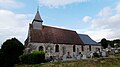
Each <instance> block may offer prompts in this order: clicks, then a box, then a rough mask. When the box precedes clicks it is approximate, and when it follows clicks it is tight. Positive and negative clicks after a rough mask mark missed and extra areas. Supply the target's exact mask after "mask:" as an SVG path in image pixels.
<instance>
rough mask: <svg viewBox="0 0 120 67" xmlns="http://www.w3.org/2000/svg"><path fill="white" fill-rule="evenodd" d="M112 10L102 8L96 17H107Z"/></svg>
mask: <svg viewBox="0 0 120 67" xmlns="http://www.w3.org/2000/svg"><path fill="white" fill-rule="evenodd" d="M111 11H112V9H111V8H110V7H104V8H103V9H102V10H101V11H100V12H99V13H98V16H109V15H110V14H111Z"/></svg>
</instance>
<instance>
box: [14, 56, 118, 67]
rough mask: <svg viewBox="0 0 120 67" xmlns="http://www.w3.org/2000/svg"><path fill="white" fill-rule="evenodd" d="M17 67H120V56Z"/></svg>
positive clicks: (19, 66)
mask: <svg viewBox="0 0 120 67" xmlns="http://www.w3.org/2000/svg"><path fill="white" fill-rule="evenodd" d="M15 67H120V54H117V55H116V56H111V57H109V58H95V59H87V60H77V61H62V62H49V63H42V64H34V65H26V64H18V65H15Z"/></svg>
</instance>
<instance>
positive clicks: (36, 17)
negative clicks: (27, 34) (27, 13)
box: [33, 10, 43, 22]
mask: <svg viewBox="0 0 120 67" xmlns="http://www.w3.org/2000/svg"><path fill="white" fill-rule="evenodd" d="M33 21H38V22H43V20H42V18H41V16H40V13H39V11H38V10H37V13H36V15H35V18H34V20H33Z"/></svg>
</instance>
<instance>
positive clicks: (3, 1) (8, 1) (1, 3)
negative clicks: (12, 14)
mask: <svg viewBox="0 0 120 67" xmlns="http://www.w3.org/2000/svg"><path fill="white" fill-rule="evenodd" d="M23 6H24V4H23V3H22V2H18V1H16V0H0V7H1V8H11V7H12V8H13V7H15V8H18V7H23Z"/></svg>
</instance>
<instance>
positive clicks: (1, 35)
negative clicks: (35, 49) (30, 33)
mask: <svg viewBox="0 0 120 67" xmlns="http://www.w3.org/2000/svg"><path fill="white" fill-rule="evenodd" d="M0 17H1V18H0V43H3V42H4V41H5V40H6V39H8V38H11V37H17V38H18V39H19V40H20V41H21V42H23V41H24V40H25V38H26V35H27V34H26V33H27V30H28V23H29V19H30V18H29V16H27V15H26V14H16V13H14V12H12V11H8V10H0Z"/></svg>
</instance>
